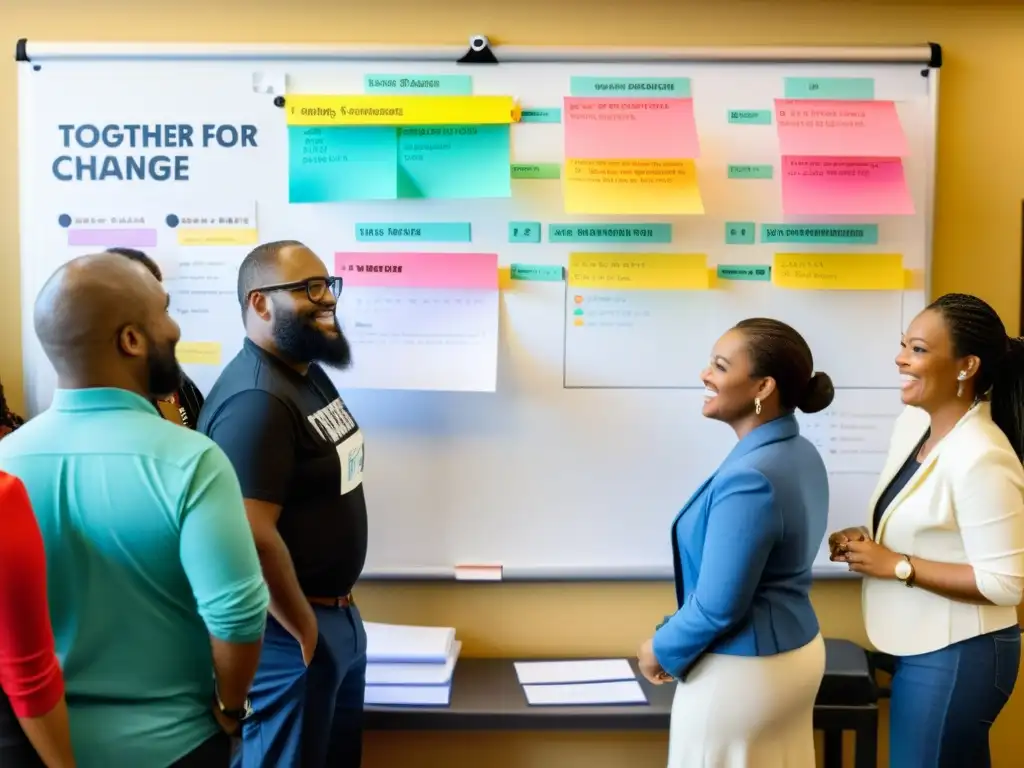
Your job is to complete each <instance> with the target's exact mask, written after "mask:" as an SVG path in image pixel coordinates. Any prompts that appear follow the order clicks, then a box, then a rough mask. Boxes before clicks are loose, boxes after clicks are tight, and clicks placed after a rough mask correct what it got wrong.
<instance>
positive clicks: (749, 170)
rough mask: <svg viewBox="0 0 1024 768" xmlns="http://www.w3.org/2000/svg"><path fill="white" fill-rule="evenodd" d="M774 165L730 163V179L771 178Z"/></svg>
mask: <svg viewBox="0 0 1024 768" xmlns="http://www.w3.org/2000/svg"><path fill="white" fill-rule="evenodd" d="M771 177H772V167H771V166H770V165H730V166H729V178H730V179H770V178H771Z"/></svg>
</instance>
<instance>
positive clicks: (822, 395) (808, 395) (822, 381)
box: [797, 371, 836, 413]
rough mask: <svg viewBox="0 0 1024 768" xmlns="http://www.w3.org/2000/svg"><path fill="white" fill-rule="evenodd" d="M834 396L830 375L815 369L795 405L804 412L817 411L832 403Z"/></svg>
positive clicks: (834, 391)
mask: <svg viewBox="0 0 1024 768" xmlns="http://www.w3.org/2000/svg"><path fill="white" fill-rule="evenodd" d="M835 396H836V389H835V387H834V386H832V379H831V377H830V376H829V375H828V374H827V373H824V372H823V371H816V372H815V373H814V375H813V376H811V379H810V381H808V382H807V389H805V390H804V396H803V397H801V398H800V402H799V403H797V407H798V408H799V409H800V410H801V411H803V412H804V413H817V412H818V411H823V410H825V409H826V408H828V407H829V406H830V405H832V400H833V399H835Z"/></svg>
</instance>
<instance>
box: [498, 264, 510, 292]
mask: <svg viewBox="0 0 1024 768" xmlns="http://www.w3.org/2000/svg"><path fill="white" fill-rule="evenodd" d="M511 287H512V268H511V267H498V289H499V290H502V291H507V290H509V289H510V288H511Z"/></svg>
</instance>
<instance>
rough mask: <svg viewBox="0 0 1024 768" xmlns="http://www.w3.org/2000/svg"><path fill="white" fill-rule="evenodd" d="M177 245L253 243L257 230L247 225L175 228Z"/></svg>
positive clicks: (257, 234) (257, 235)
mask: <svg viewBox="0 0 1024 768" xmlns="http://www.w3.org/2000/svg"><path fill="white" fill-rule="evenodd" d="M175 231H176V232H177V233H178V245H255V244H256V243H257V242H259V232H257V231H256V229H255V228H249V227H197V228H194V229H193V228H189V229H177V230H175Z"/></svg>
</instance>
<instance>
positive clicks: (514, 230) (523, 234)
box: [508, 221, 540, 243]
mask: <svg viewBox="0 0 1024 768" xmlns="http://www.w3.org/2000/svg"><path fill="white" fill-rule="evenodd" d="M508 241H509V242H510V243H539V242H540V222H539V221H510V222H509V223H508Z"/></svg>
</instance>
